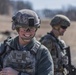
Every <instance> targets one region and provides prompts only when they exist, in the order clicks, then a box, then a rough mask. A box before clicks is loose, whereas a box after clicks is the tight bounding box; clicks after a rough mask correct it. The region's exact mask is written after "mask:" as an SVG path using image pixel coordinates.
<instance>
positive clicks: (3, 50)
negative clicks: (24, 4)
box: [0, 9, 54, 75]
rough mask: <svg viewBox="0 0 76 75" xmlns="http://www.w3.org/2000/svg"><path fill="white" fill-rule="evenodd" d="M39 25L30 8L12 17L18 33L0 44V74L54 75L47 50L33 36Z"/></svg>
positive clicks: (35, 15) (38, 20)
mask: <svg viewBox="0 0 76 75" xmlns="http://www.w3.org/2000/svg"><path fill="white" fill-rule="evenodd" d="M39 27H40V19H39V17H38V16H37V14H36V13H35V12H34V11H32V10H28V9H23V10H20V11H18V12H17V13H16V14H15V15H14V16H13V17H12V29H13V30H15V29H16V31H17V32H18V35H17V36H16V37H14V38H11V39H8V40H5V41H4V42H2V43H1V44H0V67H1V68H0V69H1V71H0V75H54V74H53V73H54V72H53V61H52V57H51V55H50V52H49V50H48V49H47V48H46V47H45V46H43V45H41V43H39V42H38V41H37V40H36V38H35V34H36V31H37V29H38V28H39Z"/></svg>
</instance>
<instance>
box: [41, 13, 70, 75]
mask: <svg viewBox="0 0 76 75" xmlns="http://www.w3.org/2000/svg"><path fill="white" fill-rule="evenodd" d="M50 25H51V26H52V30H51V31H50V32H49V33H47V34H46V35H44V36H43V37H42V38H41V39H40V42H41V43H42V44H43V45H45V46H46V47H47V48H48V49H49V50H50V53H51V55H52V57H53V61H54V75H67V73H68V71H67V70H66V69H65V66H66V65H67V64H68V57H67V56H66V50H65V47H66V44H65V42H64V41H63V40H62V39H61V38H60V36H63V35H64V32H65V31H66V29H67V28H68V27H69V26H70V20H69V19H68V18H67V17H66V16H65V15H61V14H59V15H56V16H55V17H53V19H52V20H51V23H50Z"/></svg>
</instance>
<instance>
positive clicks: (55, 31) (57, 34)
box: [52, 29, 59, 38]
mask: <svg viewBox="0 0 76 75" xmlns="http://www.w3.org/2000/svg"><path fill="white" fill-rule="evenodd" d="M52 32H53V34H54V36H55V37H56V38H58V37H59V32H58V31H57V30H55V29H52Z"/></svg>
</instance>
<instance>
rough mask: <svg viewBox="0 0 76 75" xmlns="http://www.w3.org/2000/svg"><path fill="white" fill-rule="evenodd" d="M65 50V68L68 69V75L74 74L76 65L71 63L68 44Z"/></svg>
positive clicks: (75, 73)
mask: <svg viewBox="0 0 76 75" xmlns="http://www.w3.org/2000/svg"><path fill="white" fill-rule="evenodd" d="M65 50H66V55H67V56H68V65H67V70H68V71H69V73H68V75H76V67H75V66H74V65H72V64H71V53H70V46H67V47H66V48H65Z"/></svg>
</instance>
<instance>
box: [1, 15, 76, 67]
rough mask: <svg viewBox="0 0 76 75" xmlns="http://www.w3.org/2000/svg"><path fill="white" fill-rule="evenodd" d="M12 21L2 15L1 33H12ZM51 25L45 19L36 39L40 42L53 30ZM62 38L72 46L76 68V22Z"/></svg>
mask: <svg viewBox="0 0 76 75" xmlns="http://www.w3.org/2000/svg"><path fill="white" fill-rule="evenodd" d="M11 21H12V20H11V17H8V16H6V15H5V16H1V15H0V32H4V31H10V32H12V30H11V25H12V22H11ZM49 24H50V20H49V19H45V20H42V21H41V27H40V28H39V29H38V31H37V33H36V38H37V39H38V40H39V39H40V37H41V36H43V35H45V34H46V33H47V32H49V31H50V30H51V26H50V25H49ZM14 32H15V31H14ZM4 37H5V36H4ZM2 38H3V37H2ZM61 38H62V39H64V40H65V42H66V43H67V45H69V46H70V49H71V57H72V64H74V65H75V66H76V63H75V62H76V22H71V26H70V27H69V28H68V29H67V30H66V32H65V34H64V36H63V37H61ZM0 40H1V35H0Z"/></svg>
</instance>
